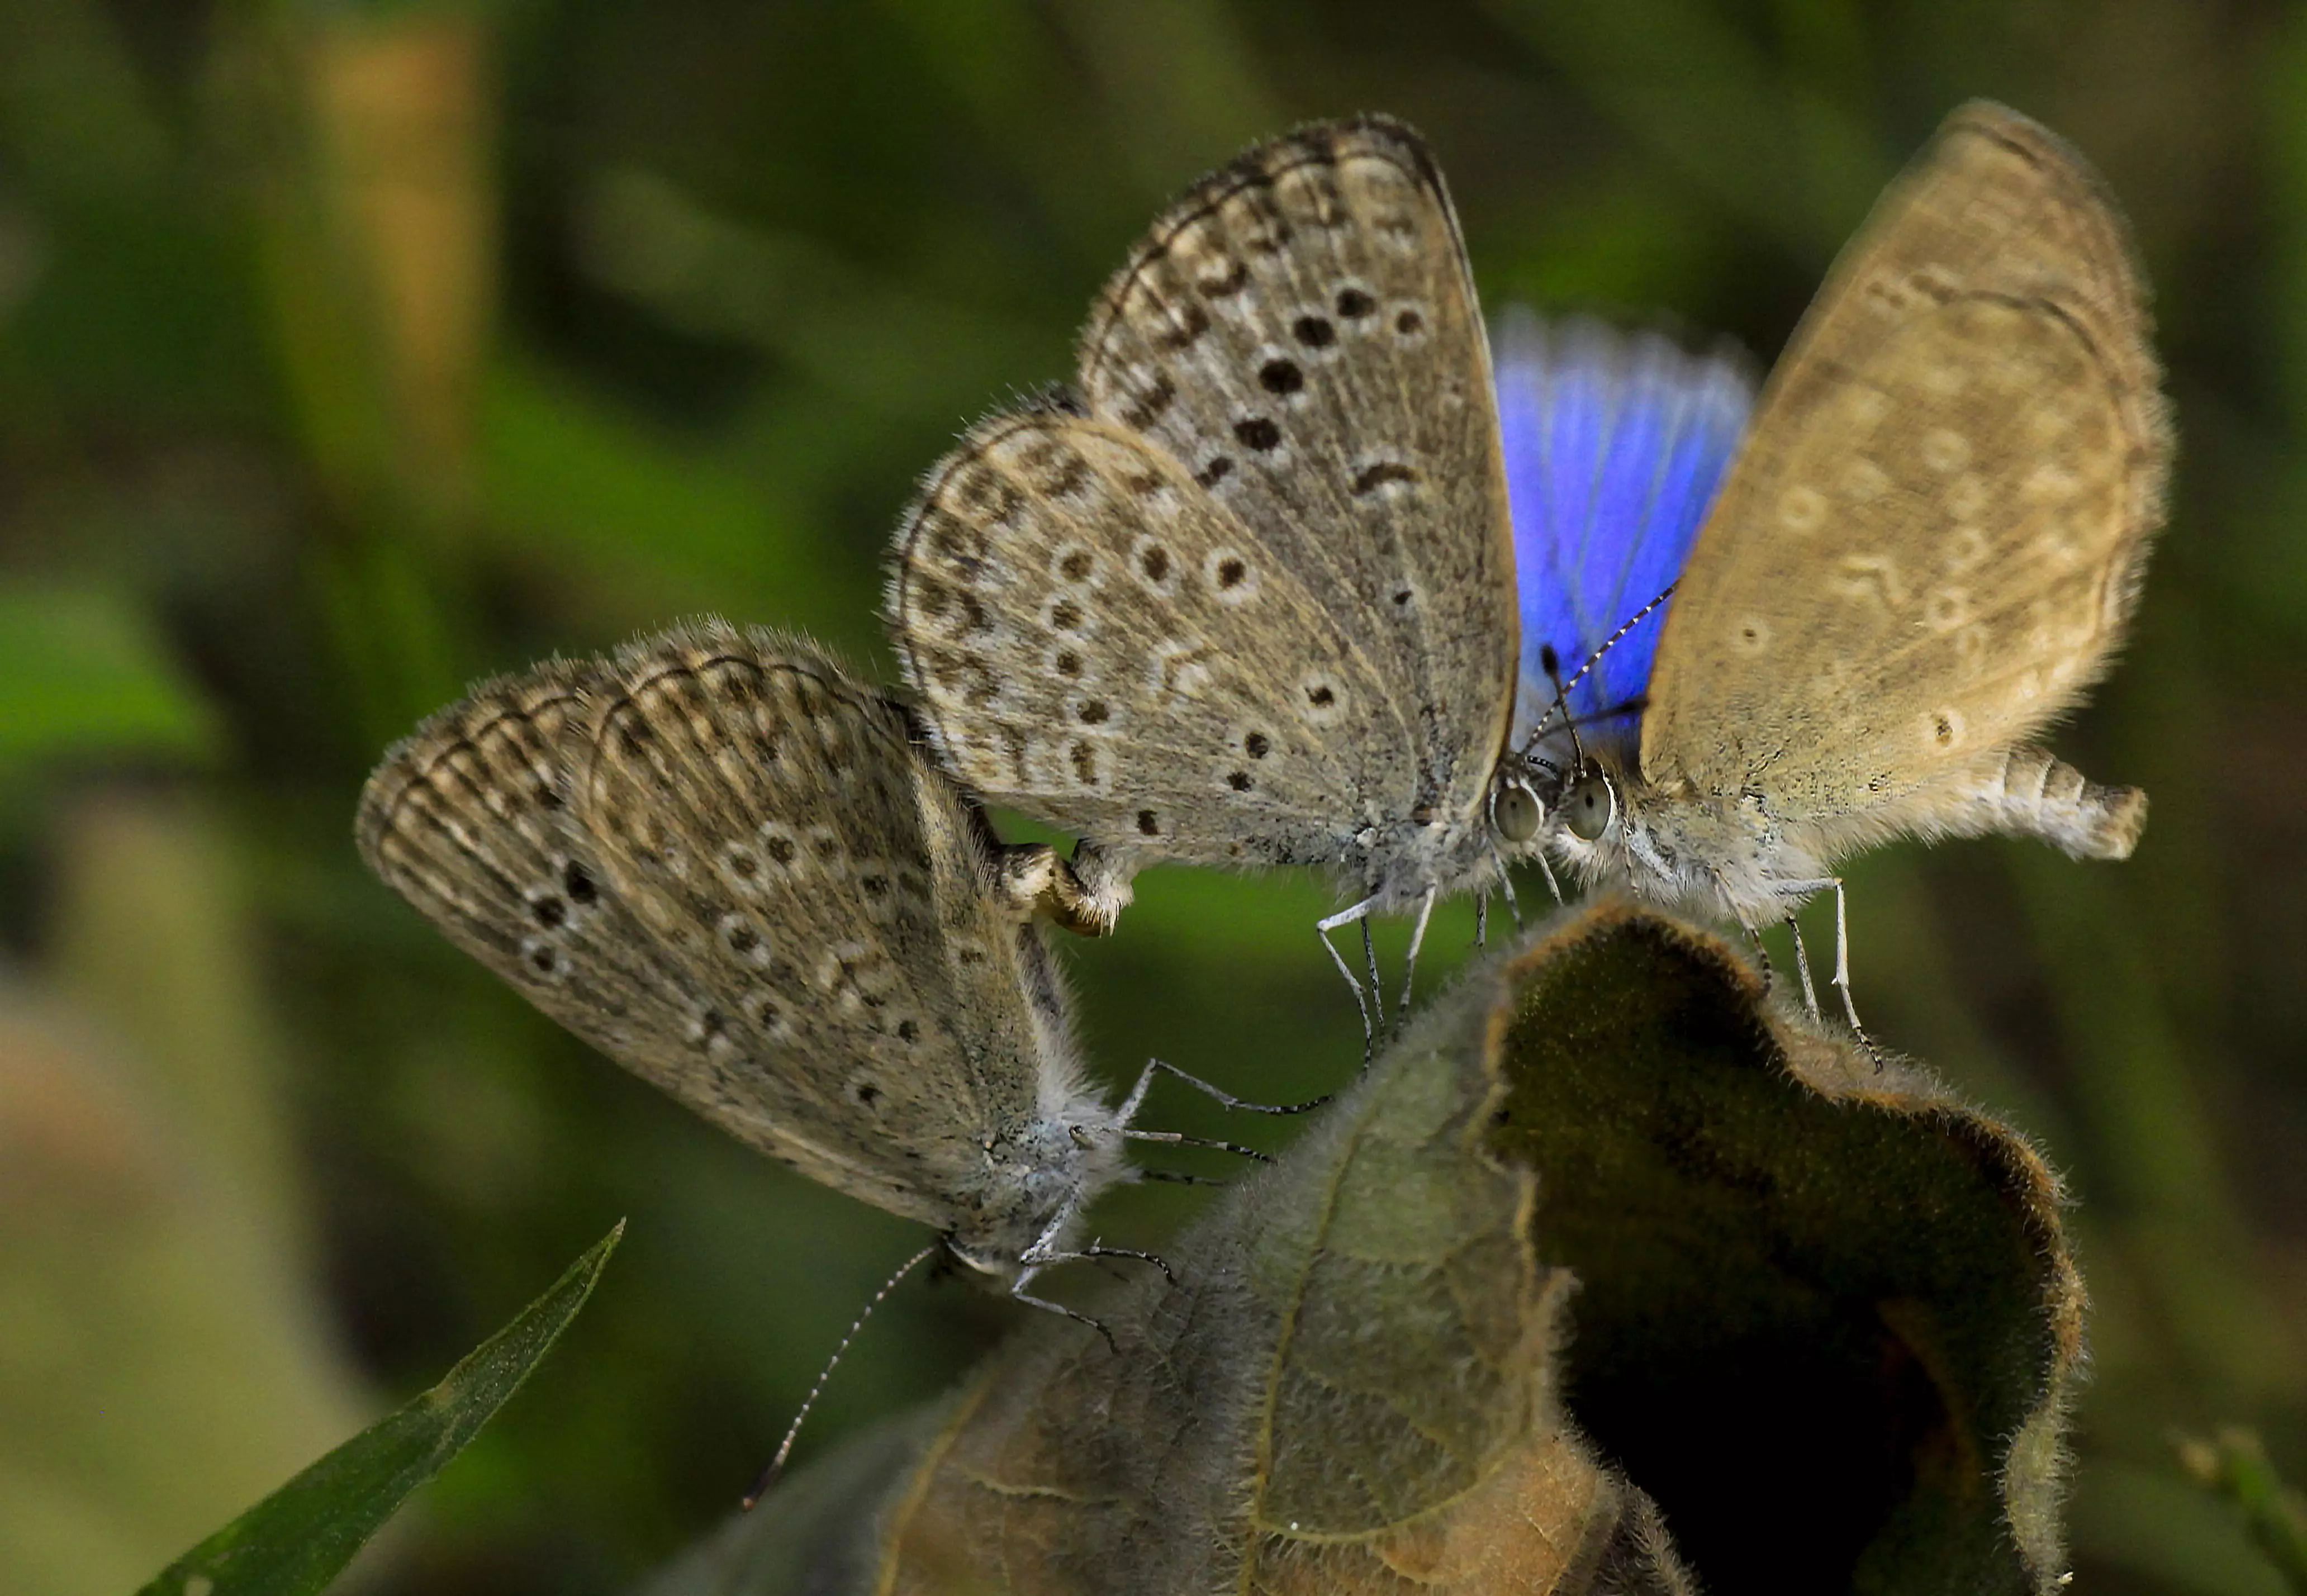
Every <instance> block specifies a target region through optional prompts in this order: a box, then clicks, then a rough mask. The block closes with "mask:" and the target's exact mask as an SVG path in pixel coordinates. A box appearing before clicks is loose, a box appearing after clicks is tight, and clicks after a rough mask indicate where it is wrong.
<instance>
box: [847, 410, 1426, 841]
mask: <svg viewBox="0 0 2307 1596" xmlns="http://www.w3.org/2000/svg"><path fill="white" fill-rule="evenodd" d="M889 607H890V615H891V621H892V625H893V629H894V631H895V632H896V640H897V646H898V653H899V656H900V658H901V659H902V660H903V662H904V665H905V674H906V676H907V678H908V680H909V681H910V682H911V683H912V685H913V688H914V690H915V691H917V692H918V693H920V695H921V698H922V709H923V713H924V715H925V716H926V717H927V718H928V720H929V721H930V723H931V726H932V728H933V729H934V732H935V734H936V735H937V737H938V740H939V744H940V749H941V751H942V753H943V754H944V756H945V760H946V764H947V766H948V768H950V769H951V770H952V771H953V772H954V774H955V775H956V777H958V778H959V779H960V780H961V781H963V782H964V783H965V784H967V785H969V786H970V787H971V788H972V789H973V790H975V791H977V792H980V793H984V794H991V795H992V796H993V797H995V798H997V799H998V800H999V802H1003V803H1005V804H1009V805H1012V806H1014V807H1016V808H1017V809H1019V810H1021V811H1025V813H1027V814H1030V815H1033V816H1034V817H1036V818H1038V819H1045V820H1048V821H1050V822H1051V823H1052V824H1056V825H1061V826H1065V827H1068V828H1072V829H1076V830H1078V831H1081V832H1083V833H1085V834H1086V835H1088V836H1091V837H1096V838H1098V839H1099V840H1100V841H1101V842H1102V843H1103V844H1104V845H1106V846H1107V847H1108V848H1109V849H1111V850H1114V851H1117V852H1122V853H1135V854H1141V855H1144V856H1147V857H1152V858H1159V859H1168V860H1175V861H1179V862H1195V863H1209V864H1284V863H1303V864H1327V863H1330V862H1334V861H1336V860H1337V859H1338V858H1339V857H1340V856H1341V854H1342V852H1343V851H1344V850H1346V849H1348V848H1349V847H1350V846H1351V839H1352V834H1353V833H1354V832H1355V831H1356V830H1358V829H1359V828H1361V827H1363V826H1365V825H1368V824H1369V823H1370V822H1371V819H1373V818H1374V817H1375V816H1376V815H1381V814H1385V813H1395V814H1406V813H1408V812H1409V809H1410V807H1411V805H1412V804H1413V803H1414V802H1416V801H1417V794H1416V779H1417V777H1416V765H1415V763H1414V761H1413V759H1412V758H1411V750H1413V748H1414V747H1415V742H1416V731H1417V728H1416V724H1415V722H1414V721H1412V720H1411V719H1409V718H1408V717H1407V716H1406V715H1405V712H1404V710H1403V708H1402V706H1401V705H1399V704H1398V703H1396V702H1395V701H1394V699H1393V698H1392V697H1391V696H1390V695H1389V694H1388V693H1387V691H1386V690H1385V685H1384V683H1383V681H1382V677H1381V674H1380V673H1379V672H1378V671H1377V670H1376V669H1375V668H1374V667H1373V666H1372V665H1370V664H1369V662H1368V659H1367V658H1366V657H1364V656H1363V655H1362V653H1361V652H1360V650H1359V648H1357V647H1356V646H1355V645H1354V644H1353V642H1352V641H1351V639H1348V638H1347V636H1346V635H1345V633H1344V631H1343V629H1342V627H1341V626H1340V625H1339V624H1338V623H1337V622H1336V621H1335V620H1334V618H1333V617H1332V616H1331V615H1330V614H1328V612H1327V611H1325V609H1324V608H1323V607H1322V605H1320V604H1319V603H1318V602H1317V601H1316V598H1315V597H1314V596H1313V595H1312V594H1311V593H1310V592H1308V589H1307V588H1306V586H1305V584H1304V583H1303V582H1301V581H1300V580H1299V577H1298V573H1297V572H1296V571H1294V570H1293V569H1292V568H1291V567H1290V566H1289V565H1288V564H1286V563H1285V562H1282V561H1281V560H1279V559H1278V558H1277V557H1276V556H1275V555H1274V552H1273V551H1272V550H1271V549H1269V548H1267V547H1266V546H1265V545H1264V544H1262V543H1260V542H1259V540H1258V539H1256V537H1253V536H1251V535H1250V534H1249V532H1248V529H1247V528H1244V527H1243V525H1242V524H1241V522H1240V520H1239V518H1237V517H1236V516H1235V515H1234V514H1233V512H1232V511H1230V510H1228V509H1227V508H1226V507H1225V506H1224V505H1222V504H1221V503H1219V502H1217V501H1216V500H1215V499H1214V498H1213V497H1212V496H1211V495H1210V493H1208V492H1207V491H1206V490H1205V488H1204V487H1203V486H1202V485H1200V484H1199V483H1197V482H1196V481H1195V480H1194V478H1193V477H1192V476H1191V475H1189V474H1188V470H1187V468H1185V467H1184V466H1183V465H1182V464H1180V463H1179V461H1178V460H1177V459H1175V458H1173V457H1172V456H1171V455H1169V454H1167V453H1165V452H1164V451H1162V450H1160V449H1157V448H1155V447H1154V446H1153V444H1151V443H1150V442H1147V441H1146V440H1145V439H1144V438H1142V437H1140V436H1139V435H1137V434H1136V433H1131V432H1128V431H1127V430H1125V429H1123V428H1121V427H1118V426H1115V425H1112V424H1111V423H1108V422H1102V421H1096V420H1092V419H1089V418H1087V417H1084V416H1073V415H1068V414H1067V413H1065V412H1063V411H1058V410H1048V411H1042V412H1036V413H1030V414H1025V415H1019V416H1005V417H1002V418H999V419H998V420H995V421H992V422H989V423H987V424H986V425H983V426H981V427H979V428H978V429H977V430H976V431H975V432H974V433H972V434H971V435H970V436H969V438H967V439H966V440H965V442H963V445H962V447H961V448H960V449H959V450H956V452H955V453H954V454H953V455H951V456H950V457H948V459H946V460H945V461H944V462H943V463H942V464H940V465H939V467H938V468H937V469H936V470H935V471H933V472H931V476H930V480H929V485H928V488H927V490H926V492H925V493H923V495H922V501H921V502H920V504H919V505H918V506H916V508H915V509H914V511H913V514H912V516H911V517H909V518H908V520H907V522H906V524H905V528H904V529H903V530H902V532H901V534H900V537H899V545H898V558H897V563H896V573H895V579H894V580H893V583H892V586H891V591H890V600H889Z"/></svg>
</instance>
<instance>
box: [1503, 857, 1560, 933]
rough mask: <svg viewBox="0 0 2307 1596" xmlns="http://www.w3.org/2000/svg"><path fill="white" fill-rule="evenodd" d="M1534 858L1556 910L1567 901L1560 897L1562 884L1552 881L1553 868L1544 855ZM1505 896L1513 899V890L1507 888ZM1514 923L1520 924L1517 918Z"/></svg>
mask: <svg viewBox="0 0 2307 1596" xmlns="http://www.w3.org/2000/svg"><path fill="white" fill-rule="evenodd" d="M1534 857H1536V859H1537V860H1538V873H1539V875H1541V876H1544V877H1545V878H1546V889H1547V890H1548V892H1551V893H1552V894H1554V906H1555V907H1556V908H1557V909H1558V908H1560V907H1561V906H1562V905H1563V904H1564V903H1565V902H1566V901H1567V900H1566V899H1565V898H1564V897H1563V896H1562V883H1561V882H1559V881H1557V880H1555V879H1554V866H1552V865H1551V864H1548V862H1546V855H1545V854H1536V855H1534ZM1506 896H1507V897H1509V898H1511V897H1514V888H1511V887H1509V888H1506ZM1515 923H1516V924H1520V923H1521V921H1520V918H1519V917H1518V916H1517V918H1516V921H1515Z"/></svg>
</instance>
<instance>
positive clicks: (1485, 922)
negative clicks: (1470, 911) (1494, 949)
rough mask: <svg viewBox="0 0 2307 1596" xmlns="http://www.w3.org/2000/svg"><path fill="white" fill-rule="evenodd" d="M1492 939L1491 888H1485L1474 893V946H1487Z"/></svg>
mask: <svg viewBox="0 0 2307 1596" xmlns="http://www.w3.org/2000/svg"><path fill="white" fill-rule="evenodd" d="M1489 941H1490V889H1489V888H1487V887H1485V888H1482V889H1481V890H1480V891H1479V892H1477V893H1475V894H1474V946H1475V948H1478V949H1479V948H1487V947H1488V946H1489Z"/></svg>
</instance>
